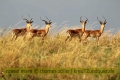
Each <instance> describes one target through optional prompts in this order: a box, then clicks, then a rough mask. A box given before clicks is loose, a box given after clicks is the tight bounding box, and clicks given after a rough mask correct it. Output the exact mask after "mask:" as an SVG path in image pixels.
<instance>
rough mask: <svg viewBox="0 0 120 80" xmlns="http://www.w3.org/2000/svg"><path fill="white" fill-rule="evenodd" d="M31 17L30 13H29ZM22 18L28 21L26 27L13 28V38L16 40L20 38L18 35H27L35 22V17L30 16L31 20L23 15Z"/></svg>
mask: <svg viewBox="0 0 120 80" xmlns="http://www.w3.org/2000/svg"><path fill="white" fill-rule="evenodd" d="M28 15H29V14H28ZM29 17H30V15H29ZM22 19H23V20H26V23H27V24H26V28H21V29H13V30H12V40H13V39H14V40H16V39H17V38H18V36H24V37H25V36H26V34H27V32H29V31H30V27H31V26H32V23H33V21H32V19H33V18H30V20H28V19H26V18H23V16H22Z"/></svg>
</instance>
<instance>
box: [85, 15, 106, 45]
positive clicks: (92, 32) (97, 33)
mask: <svg viewBox="0 0 120 80" xmlns="http://www.w3.org/2000/svg"><path fill="white" fill-rule="evenodd" d="M103 18H104V19H105V17H103ZM97 20H98V17H97ZM98 21H99V23H100V24H101V28H100V30H85V32H84V38H83V40H85V39H86V38H88V37H93V38H96V41H97V45H99V37H100V36H101V34H102V33H103V31H104V27H105V24H106V23H107V22H106V19H105V21H104V22H102V21H100V20H98Z"/></svg>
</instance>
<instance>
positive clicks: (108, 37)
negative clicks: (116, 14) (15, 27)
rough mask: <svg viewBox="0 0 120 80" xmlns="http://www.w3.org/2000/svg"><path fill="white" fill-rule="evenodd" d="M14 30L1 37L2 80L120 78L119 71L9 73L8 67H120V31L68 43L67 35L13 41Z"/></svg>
mask: <svg viewBox="0 0 120 80" xmlns="http://www.w3.org/2000/svg"><path fill="white" fill-rule="evenodd" d="M10 34H11V33H10V31H5V32H4V34H3V35H1V37H0V73H1V74H0V77H1V78H0V79H2V80H5V79H6V80H119V79H120V73H119V72H118V73H116V74H101V75H99V74H84V75H79V74H42V75H39V74H29V75H12V74H9V75H5V74H4V73H2V72H3V70H4V69H5V68H117V69H119V70H120V32H118V33H117V34H114V35H113V34H111V33H110V32H109V31H106V32H104V33H103V35H102V36H101V37H100V45H99V46H97V45H96V41H95V40H94V39H91V38H89V39H88V40H86V41H84V42H82V43H80V42H79V41H78V39H77V38H75V39H73V40H72V41H70V42H69V41H68V42H67V43H65V38H66V34H65V33H64V32H62V31H61V32H60V33H59V34H56V35H54V36H50V35H48V36H46V38H45V40H41V39H40V38H39V37H36V38H34V39H33V40H32V41H27V39H26V41H23V37H19V38H18V39H17V40H16V41H11V35H10Z"/></svg>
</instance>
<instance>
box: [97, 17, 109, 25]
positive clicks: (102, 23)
mask: <svg viewBox="0 0 120 80" xmlns="http://www.w3.org/2000/svg"><path fill="white" fill-rule="evenodd" d="M103 18H104V19H105V17H103ZM97 20H98V17H97ZM98 21H99V23H100V24H101V25H103V26H105V24H106V23H107V22H106V19H105V21H104V22H102V21H100V20H98Z"/></svg>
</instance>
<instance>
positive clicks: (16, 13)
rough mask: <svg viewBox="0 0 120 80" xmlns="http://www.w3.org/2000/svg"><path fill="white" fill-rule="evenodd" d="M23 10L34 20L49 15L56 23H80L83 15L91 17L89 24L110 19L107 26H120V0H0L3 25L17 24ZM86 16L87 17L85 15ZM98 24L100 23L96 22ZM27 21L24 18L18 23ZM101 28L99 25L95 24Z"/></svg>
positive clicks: (0, 19) (38, 21) (40, 22)
mask: <svg viewBox="0 0 120 80" xmlns="http://www.w3.org/2000/svg"><path fill="white" fill-rule="evenodd" d="M22 14H23V16H24V17H25V18H29V17H28V14H30V16H31V17H32V18H33V21H34V22H33V24H36V25H40V26H42V25H44V23H43V22H42V21H40V17H41V18H42V19H45V16H47V17H48V18H49V19H51V20H52V22H53V23H57V25H60V24H61V23H62V22H64V21H68V22H67V24H68V25H69V26H74V25H80V22H79V21H80V16H86V17H87V18H88V19H89V22H88V24H87V25H91V24H93V23H94V22H96V21H97V16H98V18H99V19H100V20H102V21H103V20H104V19H103V17H102V16H104V17H105V18H106V20H107V24H106V27H105V28H106V29H112V28H115V29H119V27H120V25H119V24H120V0H1V1H0V27H9V26H14V25H15V24H16V23H18V22H20V21H21V20H22ZM83 19H85V18H84V17H83ZM96 24H97V25H99V23H96ZM23 25H25V21H22V22H21V23H20V24H18V26H23ZM96 29H99V26H98V27H96Z"/></svg>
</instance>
